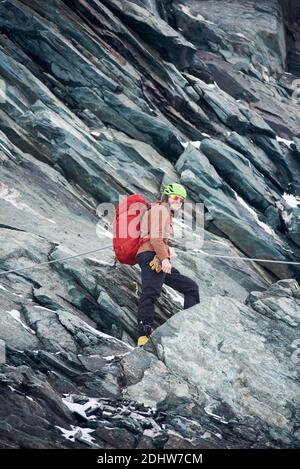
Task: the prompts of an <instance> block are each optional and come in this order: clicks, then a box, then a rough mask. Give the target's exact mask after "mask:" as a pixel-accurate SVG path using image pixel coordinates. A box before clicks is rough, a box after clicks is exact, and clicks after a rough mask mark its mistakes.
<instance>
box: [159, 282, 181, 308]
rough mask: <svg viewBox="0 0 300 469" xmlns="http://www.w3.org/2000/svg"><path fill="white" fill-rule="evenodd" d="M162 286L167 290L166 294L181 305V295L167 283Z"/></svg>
mask: <svg viewBox="0 0 300 469" xmlns="http://www.w3.org/2000/svg"><path fill="white" fill-rule="evenodd" d="M164 288H165V289H166V291H167V294H168V295H169V296H171V298H172V299H173V300H174V302H175V303H177V304H179V305H180V306H183V301H184V300H183V297H182V296H181V295H179V293H177V291H175V290H173V288H171V287H169V286H168V285H164Z"/></svg>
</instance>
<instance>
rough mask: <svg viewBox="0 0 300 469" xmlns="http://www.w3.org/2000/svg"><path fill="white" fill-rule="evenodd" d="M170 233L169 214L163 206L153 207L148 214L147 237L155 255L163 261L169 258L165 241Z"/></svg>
mask: <svg viewBox="0 0 300 469" xmlns="http://www.w3.org/2000/svg"><path fill="white" fill-rule="evenodd" d="M169 233H170V212H169V210H168V208H167V207H165V206H163V205H154V206H153V207H152V208H151V210H150V213H149V237H150V243H151V246H152V247H153V249H154V251H155V254H156V255H157V257H158V258H159V259H160V261H163V260H164V259H166V258H169V248H168V245H167V240H168V237H169Z"/></svg>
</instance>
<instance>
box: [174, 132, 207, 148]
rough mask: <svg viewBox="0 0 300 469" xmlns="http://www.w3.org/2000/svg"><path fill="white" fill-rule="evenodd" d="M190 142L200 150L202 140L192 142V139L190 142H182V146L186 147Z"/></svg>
mask: <svg viewBox="0 0 300 469" xmlns="http://www.w3.org/2000/svg"><path fill="white" fill-rule="evenodd" d="M208 137H209V135H208ZM189 143H190V144H191V145H193V146H194V147H195V148H197V149H198V150H199V148H200V145H201V142H199V141H197V140H196V141H194V142H191V141H190V142H181V144H182V146H184V148H186V147H187V146H188V145H189Z"/></svg>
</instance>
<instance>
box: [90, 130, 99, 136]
mask: <svg viewBox="0 0 300 469" xmlns="http://www.w3.org/2000/svg"><path fill="white" fill-rule="evenodd" d="M91 135H93V137H100V135H101V133H100V132H97V131H96V130H92V131H91Z"/></svg>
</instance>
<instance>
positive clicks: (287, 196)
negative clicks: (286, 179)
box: [282, 192, 300, 208]
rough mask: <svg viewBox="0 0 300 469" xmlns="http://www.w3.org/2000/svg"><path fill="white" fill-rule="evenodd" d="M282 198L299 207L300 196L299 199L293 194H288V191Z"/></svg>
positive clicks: (292, 205) (290, 204) (294, 206)
mask: <svg viewBox="0 0 300 469" xmlns="http://www.w3.org/2000/svg"><path fill="white" fill-rule="evenodd" d="M282 198H283V199H284V200H285V201H286V203H287V204H288V205H289V206H290V207H293V208H297V207H298V205H300V198H299V199H297V198H296V197H295V196H294V195H292V194H287V193H286V192H285V193H284V194H283V196H282Z"/></svg>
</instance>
